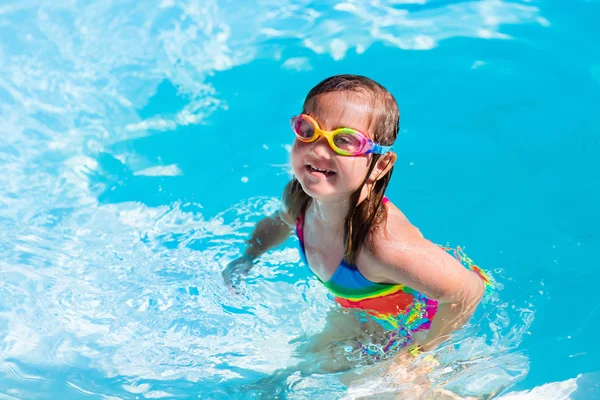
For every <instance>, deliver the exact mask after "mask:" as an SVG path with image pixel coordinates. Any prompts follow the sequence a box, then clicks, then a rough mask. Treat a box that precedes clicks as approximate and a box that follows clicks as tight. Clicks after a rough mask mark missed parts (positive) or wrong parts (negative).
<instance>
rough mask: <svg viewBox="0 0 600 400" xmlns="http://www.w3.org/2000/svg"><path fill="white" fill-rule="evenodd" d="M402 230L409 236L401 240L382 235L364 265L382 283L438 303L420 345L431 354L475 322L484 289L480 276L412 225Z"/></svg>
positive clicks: (369, 251)
mask: <svg viewBox="0 0 600 400" xmlns="http://www.w3.org/2000/svg"><path fill="white" fill-rule="evenodd" d="M402 230H403V231H404V232H407V231H408V232H409V234H404V235H403V237H401V238H399V237H396V238H394V237H393V236H392V235H385V236H386V237H383V236H381V235H380V236H381V237H380V238H379V240H376V241H374V242H373V244H372V245H370V246H369V247H370V249H369V250H368V251H366V252H364V253H365V255H364V257H365V260H364V261H363V262H365V264H362V263H361V264H362V265H369V264H366V263H369V262H370V265H371V268H369V271H370V272H372V273H373V274H374V275H376V276H377V277H378V278H379V280H380V281H382V282H389V283H401V284H404V285H406V286H409V287H411V288H413V289H415V290H417V291H419V292H421V293H423V294H424V295H426V296H427V297H429V298H430V299H432V300H437V301H438V311H437V313H436V315H435V317H434V319H433V321H432V323H431V328H430V330H429V333H428V335H427V338H426V340H425V341H423V342H422V343H418V344H419V345H421V346H422V347H423V348H424V350H430V349H433V348H435V347H436V346H437V345H438V344H440V343H441V342H443V341H444V340H446V339H447V338H448V336H449V335H450V333H452V332H453V331H455V330H457V329H458V328H460V327H461V326H462V325H464V324H465V323H466V322H467V321H468V320H469V319H470V318H471V316H472V315H473V313H474V311H475V309H476V307H477V305H478V304H479V301H480V300H481V297H482V296H483V291H484V285H483V282H482V280H481V279H480V278H479V276H478V275H477V274H476V273H474V272H473V271H470V270H468V269H467V268H465V267H464V266H463V265H462V264H461V263H460V262H459V261H458V260H456V259H455V258H454V257H452V256H451V255H449V254H448V253H446V252H445V251H444V250H442V249H441V248H439V247H438V246H436V245H435V244H433V243H431V242H430V241H428V240H426V239H424V238H423V237H422V236H421V235H420V232H418V230H416V228H414V227H413V226H412V225H410V224H407V226H405V227H404V229H402ZM411 230H412V232H411ZM390 236H392V237H390ZM368 259H370V260H368Z"/></svg>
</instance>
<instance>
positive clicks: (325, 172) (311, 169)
mask: <svg viewBox="0 0 600 400" xmlns="http://www.w3.org/2000/svg"><path fill="white" fill-rule="evenodd" d="M306 169H308V171H309V172H312V173H316V174H323V175H325V176H331V175H335V172H333V171H330V170H328V169H321V168H315V167H313V166H312V165H307V166H306Z"/></svg>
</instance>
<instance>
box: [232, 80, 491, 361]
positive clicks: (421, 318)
mask: <svg viewBox="0 0 600 400" xmlns="http://www.w3.org/2000/svg"><path fill="white" fill-rule="evenodd" d="M399 118H400V115H399V111H398V105H397V103H396V100H395V99H394V97H393V96H392V95H391V94H390V93H389V92H388V91H387V90H386V89H385V88H384V87H383V86H381V85H380V84H378V83H376V82H374V81H372V80H371V79H368V78H366V77H362V76H354V75H338V76H333V77H331V78H328V79H325V80H324V81H322V82H321V83H319V84H318V85H317V86H315V87H314V88H313V89H312V90H311V91H310V92H309V93H308V96H307V97H306V100H305V101H304V106H303V109H302V114H300V115H298V116H295V117H293V118H292V120H291V125H292V130H293V132H294V134H295V135H296V140H295V141H294V145H293V147H292V157H291V158H292V167H293V172H294V178H293V179H292V180H291V181H290V182H289V183H288V185H287V187H286V188H285V191H284V193H283V201H282V208H281V210H280V211H279V212H278V213H276V214H275V215H273V216H271V217H268V218H265V219H264V220H262V221H260V222H259V223H258V224H257V226H256V228H255V230H254V232H253V234H252V238H251V239H250V240H249V245H248V247H247V249H246V251H245V253H244V255H243V256H242V257H241V258H239V259H237V260H235V261H233V262H232V263H230V264H229V265H228V266H227V268H226V269H225V270H224V271H223V276H224V278H225V280H226V281H227V282H229V283H231V282H232V281H234V280H236V279H239V278H240V276H242V275H243V274H246V273H247V272H248V271H249V270H250V268H251V267H252V265H253V261H254V260H255V259H256V258H257V257H258V256H260V255H261V254H262V253H264V252H265V251H267V250H268V249H270V248H272V247H274V246H276V245H278V244H281V243H282V242H283V241H284V240H285V239H286V238H287V237H288V236H289V234H290V232H292V231H293V230H294V229H295V232H296V235H297V236H298V239H299V242H300V253H301V255H302V258H303V260H304V261H305V263H306V264H308V266H309V267H310V269H311V270H312V271H313V272H314V274H315V275H316V276H317V278H318V279H319V280H320V281H321V282H322V283H323V285H324V286H325V287H326V288H327V289H329V290H330V291H331V292H332V294H333V295H334V298H335V301H336V302H337V303H339V305H340V306H341V307H340V308H339V309H340V310H341V311H340V312H338V313H333V314H332V315H331V316H330V321H329V322H331V323H335V321H339V320H344V323H346V325H345V326H344V325H341V324H337V328H336V329H335V330H330V331H329V333H328V335H327V336H326V337H323V336H322V337H317V338H314V339H313V340H312V341H310V342H309V343H307V344H306V345H305V347H306V349H308V350H310V351H311V352H313V353H318V352H319V351H323V349H326V350H327V349H329V350H330V349H331V344H332V343H337V344H338V346H337V347H338V349H339V348H343V349H344V350H343V352H344V354H343V355H340V354H337V355H335V356H334V357H329V358H323V359H320V361H319V362H318V363H314V362H313V363H311V365H312V366H314V365H317V364H318V366H319V369H320V370H323V369H326V370H330V371H331V370H343V369H347V368H349V365H348V360H350V359H351V358H352V357H351V356H354V357H355V358H354V360H355V361H356V360H359V361H360V360H364V359H365V358H366V357H368V356H376V358H378V359H381V358H385V357H387V356H388V355H389V354H394V353H398V351H399V349H401V348H409V349H410V354H412V355H417V354H419V353H420V352H422V351H427V350H430V349H433V348H434V347H435V346H436V345H437V344H439V343H441V342H442V341H443V340H445V339H446V338H447V337H448V335H449V334H450V333H451V332H452V331H454V330H456V329H457V328H459V327H460V326H461V325H463V324H464V323H465V322H466V321H467V320H468V319H469V318H470V317H471V315H472V313H473V311H474V310H475V308H476V306H477V304H478V303H479V301H480V299H481V297H482V294H483V292H484V283H489V281H488V280H487V277H486V276H485V274H484V273H483V272H482V271H481V270H479V269H478V268H477V267H474V266H473V268H471V269H467V268H465V267H464V266H463V265H462V264H461V262H460V261H459V260H458V259H457V258H455V257H452V256H451V255H449V254H448V252H447V251H445V250H449V249H444V248H440V247H438V246H436V245H435V244H433V243H431V242H430V241H428V240H426V239H425V238H423V236H422V235H421V232H420V231H419V230H418V229H417V228H416V227H415V226H413V225H412V224H411V223H410V222H409V220H408V219H407V218H406V216H404V214H403V213H402V212H401V211H400V210H399V209H398V208H397V207H396V206H395V205H394V204H393V203H392V202H391V201H390V200H388V199H387V198H386V197H385V189H386V187H387V185H388V183H389V181H390V178H391V175H392V169H393V165H394V162H395V161H396V154H395V153H394V152H393V150H392V147H391V146H392V144H393V143H394V141H395V140H396V136H397V135H398V129H399ZM456 254H457V255H458V256H459V257H458V258H459V259H460V256H461V253H460V252H456ZM367 317H368V318H367ZM349 320H352V321H353V322H354V324H355V329H353V328H352V327H349V326H348V321H349ZM373 321H375V322H376V323H377V324H376V325H377V326H379V328H375V327H374V326H373ZM377 329H379V334H375V333H374V332H376V331H377ZM365 331H366V334H365ZM382 332H383V333H384V334H382ZM377 335H379V336H377ZM350 348H351V349H350ZM306 349H305V350H306ZM357 349H358V350H357ZM329 350H327V351H329ZM340 351H341V350H340ZM315 368H316V367H315Z"/></svg>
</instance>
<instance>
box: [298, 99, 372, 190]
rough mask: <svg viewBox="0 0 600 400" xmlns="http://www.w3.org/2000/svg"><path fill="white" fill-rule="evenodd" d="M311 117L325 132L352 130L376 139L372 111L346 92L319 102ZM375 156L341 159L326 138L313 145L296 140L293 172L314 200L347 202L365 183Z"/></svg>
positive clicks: (316, 103)
mask: <svg viewBox="0 0 600 400" xmlns="http://www.w3.org/2000/svg"><path fill="white" fill-rule="evenodd" d="M361 100H362V101H361ZM310 116H311V117H313V118H314V119H315V121H317V123H318V124H319V127H320V128H321V129H323V130H326V131H333V130H335V129H337V128H342V127H343V128H352V129H356V130H357V131H360V132H362V133H364V134H365V135H367V136H368V137H369V138H370V139H373V132H372V130H373V128H374V127H373V126H371V124H370V122H372V121H371V120H372V118H371V116H372V110H371V108H370V106H369V105H367V104H365V101H364V99H361V97H360V95H356V94H348V93H344V92H330V93H325V94H321V95H319V96H318V97H317V98H316V99H315V106H314V110H312V112H311V113H310ZM372 156H373V155H372V154H366V155H362V156H356V157H348V156H342V155H339V154H337V153H336V152H335V151H333V149H332V148H331V147H330V146H329V143H328V142H327V139H325V138H324V137H320V138H319V139H317V140H316V141H314V142H312V143H304V142H301V141H299V140H297V139H296V141H295V142H294V146H293V147H292V168H293V171H294V175H295V176H296V178H297V179H298V181H299V182H300V184H301V185H302V188H303V189H304V191H305V192H306V193H307V194H308V195H309V196H311V197H312V198H315V199H318V200H325V199H328V200H347V199H348V198H349V197H350V195H351V194H352V193H353V192H354V191H356V190H357V189H358V188H359V187H360V185H361V184H362V182H363V181H364V179H365V176H366V174H367V171H368V168H369V162H370V160H371V157H372Z"/></svg>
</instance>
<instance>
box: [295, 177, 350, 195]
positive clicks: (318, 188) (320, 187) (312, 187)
mask: <svg viewBox="0 0 600 400" xmlns="http://www.w3.org/2000/svg"><path fill="white" fill-rule="evenodd" d="M299 181H300V185H302V189H304V191H305V192H306V194H308V195H309V196H310V197H312V198H315V199H327V198H337V197H340V195H341V194H342V191H340V190H339V188H336V186H335V185H333V184H331V183H330V182H314V181H312V180H310V179H308V180H306V179H299Z"/></svg>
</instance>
